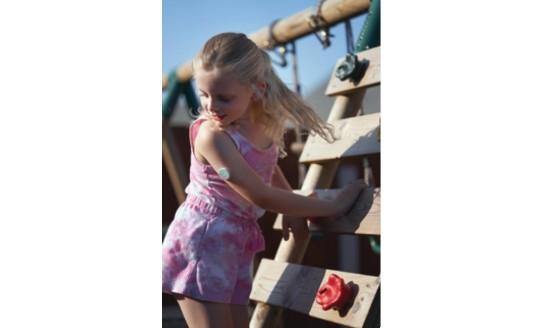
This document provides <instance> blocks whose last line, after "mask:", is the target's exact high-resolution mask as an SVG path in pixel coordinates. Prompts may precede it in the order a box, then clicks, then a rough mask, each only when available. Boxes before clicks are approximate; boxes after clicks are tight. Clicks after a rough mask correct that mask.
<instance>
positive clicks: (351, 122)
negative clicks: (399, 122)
mask: <svg viewBox="0 0 543 328" xmlns="http://www.w3.org/2000/svg"><path fill="white" fill-rule="evenodd" d="M380 117H381V114H380V113H374V114H368V115H361V116H356V117H350V118H345V119H342V120H337V121H333V122H331V124H332V125H333V126H334V131H335V135H336V137H337V138H338V139H337V140H336V141H335V142H334V143H328V141H326V140H324V139H323V138H321V137H320V136H318V135H311V136H309V137H308V138H307V141H306V143H305V147H304V150H303V152H302V154H301V155H300V159H299V161H300V163H308V162H319V161H324V160H331V159H339V158H345V157H350V156H359V155H368V154H375V153H379V152H380V151H381V145H380V143H379V138H378V128H379V125H380V122H379V121H380Z"/></svg>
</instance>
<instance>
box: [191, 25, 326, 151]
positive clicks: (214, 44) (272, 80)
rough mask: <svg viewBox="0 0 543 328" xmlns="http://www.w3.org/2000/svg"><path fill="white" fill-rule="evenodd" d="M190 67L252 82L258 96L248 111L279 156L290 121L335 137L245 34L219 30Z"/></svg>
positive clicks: (312, 130)
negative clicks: (260, 84)
mask: <svg viewBox="0 0 543 328" xmlns="http://www.w3.org/2000/svg"><path fill="white" fill-rule="evenodd" d="M193 67H194V68H196V67H198V68H203V69H204V70H206V71H211V70H213V69H218V70H219V71H221V72H224V73H233V75H234V76H235V77H236V78H237V79H238V80H239V82H240V83H245V84H248V85H251V87H252V88H253V91H255V93H256V94H257V95H258V97H259V99H260V105H259V106H256V108H257V110H255V112H253V113H251V114H252V117H253V118H254V119H255V121H257V122H260V123H262V124H263V125H264V126H265V130H264V133H265V134H266V135H267V136H269V137H270V138H271V139H272V140H273V143H274V144H276V145H278V146H279V149H280V152H281V156H282V157H283V156H284V155H286V152H285V150H284V147H285V145H284V138H283V136H284V134H285V131H286V128H287V126H286V123H287V121H289V120H290V121H291V122H292V123H294V124H296V125H298V126H299V127H300V128H302V129H306V130H308V131H309V132H310V133H316V134H318V135H319V136H321V137H322V138H323V139H325V140H327V141H328V142H333V141H334V140H335V137H334V134H333V127H332V126H331V125H330V124H327V123H325V122H324V121H323V120H322V119H321V118H320V117H319V116H318V115H317V114H315V112H314V111H313V109H312V108H311V107H309V106H308V105H307V104H306V103H305V102H304V101H303V100H302V98H301V97H300V96H298V94H296V93H295V92H293V91H292V90H290V89H289V88H288V87H287V86H286V85H285V84H284V83H283V81H281V79H280V78H279V77H278V76H277V74H276V73H275V71H274V70H273V66H272V64H271V60H270V56H269V55H268V53H267V52H266V51H265V50H262V49H260V48H258V47H257V46H256V44H255V43H254V42H253V41H251V40H250V39H249V38H247V36H245V34H242V33H221V34H218V35H215V36H213V37H212V38H211V39H209V40H208V41H207V42H206V43H205V45H204V47H203V48H202V50H201V51H200V52H199V53H198V55H197V56H196V57H195V59H194V61H193ZM261 81H263V82H265V84H266V90H265V91H264V92H263V93H262V92H259V89H258V88H257V87H256V83H257V82H261Z"/></svg>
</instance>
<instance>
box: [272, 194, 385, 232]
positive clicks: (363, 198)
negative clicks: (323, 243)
mask: <svg viewBox="0 0 543 328" xmlns="http://www.w3.org/2000/svg"><path fill="white" fill-rule="evenodd" d="M339 190H340V189H317V190H315V193H316V194H317V197H319V198H320V199H334V198H336V195H337V194H338V192H339ZM294 192H295V193H297V194H300V195H305V196H307V195H309V194H310V193H311V191H302V190H295V191H294ZM282 219H283V215H279V216H278V217H277V219H276V220H275V223H274V225H273V228H274V229H276V230H281V229H282V222H283V221H282ZM309 230H311V231H323V232H334V233H342V234H357V235H374V236H379V235H381V189H380V188H366V189H364V190H363V191H362V192H361V193H360V196H359V197H358V200H357V201H356V204H355V206H354V207H353V208H352V209H351V210H350V211H349V213H348V214H347V215H345V216H343V217H341V218H339V219H337V220H334V221H330V220H328V219H317V220H315V222H312V223H310V225H309Z"/></svg>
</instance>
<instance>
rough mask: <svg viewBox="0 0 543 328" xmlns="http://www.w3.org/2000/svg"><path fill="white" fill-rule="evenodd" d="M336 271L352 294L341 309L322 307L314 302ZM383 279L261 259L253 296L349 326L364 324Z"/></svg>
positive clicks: (265, 301)
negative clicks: (320, 289)
mask: <svg viewBox="0 0 543 328" xmlns="http://www.w3.org/2000/svg"><path fill="white" fill-rule="evenodd" d="M332 273H335V274H337V275H339V276H340V277H341V278H343V280H344V281H345V283H346V284H348V285H349V286H351V287H352V288H353V292H354V293H353V297H352V299H351V301H350V302H349V304H347V306H346V308H345V309H343V310H342V311H341V312H339V311H336V310H332V309H331V310H328V311H324V310H322V308H321V306H320V305H319V304H317V303H316V302H315V296H316V294H317V291H318V289H319V287H320V286H322V285H323V284H325V283H326V281H327V280H328V277H329V276H330V275H331V274H332ZM379 285H380V278H379V277H375V276H368V275H363V274H357V273H349V272H343V271H336V270H326V269H322V268H315V267H309V266H304V265H299V264H292V263H285V262H277V261H272V260H269V259H265V258H264V259H262V261H261V262H260V265H259V267H258V272H257V274H256V276H255V278H254V282H253V289H252V291H251V295H250V299H251V300H253V301H258V302H263V303H267V304H271V305H275V306H280V307H284V308H288V309H290V310H294V311H297V312H300V313H304V314H307V315H309V316H311V317H315V318H319V319H322V320H326V321H330V322H335V323H337V324H340V325H345V326H349V327H362V326H363V324H364V321H365V319H366V317H367V315H368V312H369V310H370V307H371V305H372V303H373V300H374V298H375V295H376V293H377V290H378V289H379Z"/></svg>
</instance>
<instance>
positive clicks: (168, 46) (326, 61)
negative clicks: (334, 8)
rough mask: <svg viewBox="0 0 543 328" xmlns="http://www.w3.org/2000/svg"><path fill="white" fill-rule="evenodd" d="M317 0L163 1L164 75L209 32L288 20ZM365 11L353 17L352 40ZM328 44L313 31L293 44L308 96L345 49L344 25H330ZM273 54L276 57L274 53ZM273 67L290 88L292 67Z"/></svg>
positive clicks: (248, 29)
mask: <svg viewBox="0 0 543 328" xmlns="http://www.w3.org/2000/svg"><path fill="white" fill-rule="evenodd" d="M317 3H318V1H317V0H298V1H288V0H277V1H248V0H229V1H210V0H199V1H182V0H162V73H163V74H167V73H168V72H170V71H171V70H173V69H175V68H176V67H178V66H179V65H182V64H184V63H185V62H187V61H189V60H190V59H191V58H192V57H193V56H194V55H195V54H196V53H197V52H198V50H199V49H200V48H201V47H202V46H203V44H204V42H205V41H206V40H207V39H209V38H210V37H211V36H213V35H215V34H217V33H221V32H242V33H245V34H248V35H249V34H251V33H253V32H255V31H257V30H259V29H260V28H262V27H264V26H267V25H269V24H270V23H271V22H272V21H273V20H275V19H277V18H286V17H289V16H291V15H293V14H295V13H297V12H299V11H302V10H304V9H306V8H315V6H316V5H317ZM364 20H365V15H363V16H358V17H355V18H353V19H351V25H352V30H353V38H354V40H355V42H356V39H357V38H358V34H359V33H360V29H361V28H362V25H363V23H364ZM331 33H332V34H333V35H334V37H333V38H332V45H331V46H330V47H328V48H327V49H323V48H322V46H321V44H320V43H319V41H318V40H317V38H316V37H315V36H314V35H308V36H306V37H304V38H302V39H299V40H298V41H297V42H296V49H297V54H298V74H299V80H300V83H301V86H302V94H303V95H306V94H308V92H310V91H311V90H312V89H313V88H315V87H316V86H317V85H318V84H319V83H321V82H322V81H325V80H326V81H327V80H328V79H329V78H330V76H331V73H332V69H333V67H334V65H335V63H336V61H337V60H338V58H340V57H342V56H344V55H345V53H346V52H347V43H346V37H345V25H344V24H339V25H336V26H334V27H332V29H331ZM272 58H276V57H275V55H274V54H272ZM274 66H275V70H276V72H277V73H278V74H279V76H280V77H281V79H282V80H283V81H284V82H285V83H287V85H289V86H290V87H293V84H292V68H291V66H290V61H289V65H288V66H287V67H286V68H281V67H279V66H277V65H274Z"/></svg>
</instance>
